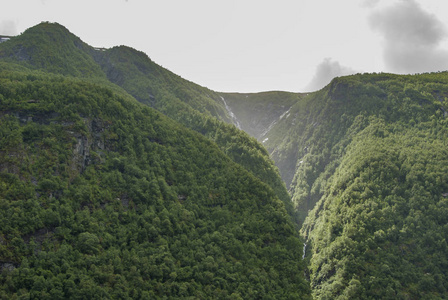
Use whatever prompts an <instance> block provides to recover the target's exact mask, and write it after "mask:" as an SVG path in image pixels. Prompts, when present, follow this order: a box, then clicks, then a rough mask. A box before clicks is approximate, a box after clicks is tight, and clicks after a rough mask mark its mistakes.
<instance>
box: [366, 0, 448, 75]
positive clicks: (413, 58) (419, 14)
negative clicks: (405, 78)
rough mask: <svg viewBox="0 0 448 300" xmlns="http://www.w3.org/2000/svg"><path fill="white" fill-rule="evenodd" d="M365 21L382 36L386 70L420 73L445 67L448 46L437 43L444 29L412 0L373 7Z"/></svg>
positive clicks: (444, 36) (443, 34) (445, 32)
mask: <svg viewBox="0 0 448 300" xmlns="http://www.w3.org/2000/svg"><path fill="white" fill-rule="evenodd" d="M369 23H370V25H371V27H372V28H373V29H374V30H376V31H378V32H379V33H380V34H381V35H382V36H383V38H384V42H385V45H384V60H385V64H386V67H387V69H388V70H390V71H392V72H398V73H420V72H429V71H439V70H446V69H448V50H446V49H440V47H439V45H440V42H441V41H442V40H443V39H445V38H446V37H447V30H446V28H445V27H444V25H443V24H442V22H440V21H439V20H438V19H437V18H436V16H434V15H432V14H430V13H428V12H426V11H424V10H423V9H422V8H421V6H420V5H419V4H418V3H417V2H415V1H414V0H402V1H399V2H398V3H396V4H395V5H392V6H389V7H387V8H384V9H380V10H377V11H375V12H374V13H372V15H371V16H370V19H369Z"/></svg>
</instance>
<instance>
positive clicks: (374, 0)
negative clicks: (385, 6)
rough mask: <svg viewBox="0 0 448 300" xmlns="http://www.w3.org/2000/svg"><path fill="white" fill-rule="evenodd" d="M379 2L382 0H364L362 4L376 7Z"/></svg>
mask: <svg viewBox="0 0 448 300" xmlns="http://www.w3.org/2000/svg"><path fill="white" fill-rule="evenodd" d="M379 2H380V0H364V1H362V2H361V6H363V7H369V8H372V7H375V6H376V5H377V4H378V3H379Z"/></svg>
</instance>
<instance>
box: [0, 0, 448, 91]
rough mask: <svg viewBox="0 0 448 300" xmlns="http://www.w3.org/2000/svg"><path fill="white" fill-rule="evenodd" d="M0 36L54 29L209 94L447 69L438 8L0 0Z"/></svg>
mask: <svg viewBox="0 0 448 300" xmlns="http://www.w3.org/2000/svg"><path fill="white" fill-rule="evenodd" d="M0 7H1V11H2V13H1V14H0V34H4V35H16V34H20V33H21V32H23V31H24V30H25V29H26V28H29V27H31V26H34V25H36V24H38V23H40V22H41V21H50V22H58V23H60V24H62V25H64V26H65V27H67V28H68V29H69V30H70V31H71V32H72V33H74V34H75V35H77V36H78V37H80V38H81V39H82V40H83V41H85V42H86V43H88V44H90V45H92V46H96V47H107V48H108V47H113V46H117V45H126V46H130V47H133V48H135V49H137V50H140V51H143V52H145V53H146V54H148V56H149V57H150V58H151V59H152V60H153V61H155V62H156V63H158V64H159V65H162V66H163V67H165V68H167V69H169V70H171V71H173V72H174V73H176V74H178V75H180V76H182V77H183V78H185V79H188V80H190V81H193V82H196V83H198V84H200V85H202V86H206V87H208V88H210V89H212V90H215V91H223V92H230V91H237V92H259V91H267V90H284V91H293V92H305V91H312V90H316V89H319V88H321V87H323V86H324V85H326V84H327V83H328V82H329V81H330V80H331V79H332V78H333V77H335V76H339V75H346V74H351V73H358V72H393V73H420V72H428V71H439V70H447V69H448V39H447V38H448V1H446V0H337V1H335V0H276V1H274V0H270V1H266V0H76V1H75V0H0Z"/></svg>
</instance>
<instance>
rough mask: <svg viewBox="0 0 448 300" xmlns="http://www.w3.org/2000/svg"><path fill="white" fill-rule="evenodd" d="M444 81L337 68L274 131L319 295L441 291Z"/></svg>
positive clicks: (273, 144) (440, 76)
mask: <svg viewBox="0 0 448 300" xmlns="http://www.w3.org/2000/svg"><path fill="white" fill-rule="evenodd" d="M447 81H448V76H447V73H437V74H422V75H416V76H397V75H391V74H362V75H361V74H359V75H354V76H349V77H344V78H337V79H335V80H333V81H332V83H331V84H330V85H329V86H327V87H326V88H324V89H323V90H321V91H319V92H316V93H313V94H310V95H309V96H307V97H306V98H304V99H303V100H301V101H299V102H298V103H297V104H295V105H294V106H293V107H292V108H291V111H290V116H289V117H287V118H285V119H283V120H281V121H280V122H279V123H278V124H277V125H276V126H275V127H274V128H273V129H272V130H271V131H270V133H269V135H268V136H269V141H268V142H267V143H266V145H267V147H268V150H269V151H272V152H273V157H274V159H276V162H277V165H279V167H280V170H281V171H282V172H283V176H284V177H285V173H286V176H287V177H288V176H289V178H291V190H290V191H291V193H292V197H293V201H294V203H295V205H296V208H297V210H298V212H299V216H300V219H301V220H305V221H304V224H303V227H302V234H303V236H304V238H305V239H306V240H307V249H306V253H307V256H306V260H307V261H308V262H309V277H310V284H311V288H312V290H313V296H314V298H315V299H444V298H446V297H447V295H448V291H447V287H446V285H445V283H446V276H447V273H446V263H447V262H446V259H445V258H446V257H448V256H447V252H446V251H447V250H446V247H445V236H446V234H447V232H446V230H445V229H446V224H447V221H448V220H447V219H446V218H445V215H446V207H445V204H446V197H447V195H448V186H447V183H446V182H447V179H448V178H447V174H448V172H447V171H448V169H447V168H446V164H447V162H446V159H447V153H446V149H447V148H446V144H447V138H448V136H447V130H446V128H447V121H446V113H445V111H446V108H447V107H446V104H447V103H446V101H445V99H446V97H447V95H448V88H447V84H446V83H447ZM288 164H289V165H290V166H291V165H292V166H293V167H289V168H287V165H288ZM283 166H284V167H283ZM292 175H294V177H292Z"/></svg>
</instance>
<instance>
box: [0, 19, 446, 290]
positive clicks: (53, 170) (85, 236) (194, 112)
mask: <svg viewBox="0 0 448 300" xmlns="http://www.w3.org/2000/svg"><path fill="white" fill-rule="evenodd" d="M447 99H448V72H440V73H431V74H417V75H394V74H384V73H380V74H357V75H352V76H346V77H340V78H335V79H334V80H333V81H332V82H331V83H330V84H329V85H328V86H326V87H325V88H323V89H322V90H320V91H317V92H313V93H308V94H300V93H287V92H281V91H273V92H263V93H253V94H240V93H220V92H215V91H211V90H209V89H206V88H204V87H201V86H199V85H197V84H194V83H192V82H189V81H187V80H185V79H182V78H181V77H179V76H177V75H175V74H173V73H172V72H170V71H168V70H166V69H163V68H162V67H160V66H158V65H157V64H156V63H154V62H153V61H151V59H150V58H149V57H148V56H147V55H146V54H144V53H142V52H139V51H137V50H135V49H132V48H129V47H125V46H120V47H114V48H111V49H96V48H93V47H91V46H89V45H87V44H85V43H83V42H82V41H81V40H80V39H79V38H77V37H76V36H74V35H73V34H71V33H70V32H69V31H68V30H67V29H66V28H64V27H62V26H61V25H59V24H51V23H43V24H40V25H37V26H35V27H33V28H30V29H28V30H26V31H25V32H24V33H23V34H22V35H20V36H18V37H14V38H11V39H10V40H9V41H6V42H3V43H1V44H0V107H1V110H0V123H1V126H0V136H1V139H0V143H1V147H0V204H1V208H2V214H1V215H0V228H1V231H0V268H1V272H2V277H1V278H0V295H1V296H2V298H14V297H16V298H19V297H24V298H31V297H32V298H45V297H46V298H76V297H79V298H83V297H84V298H91V297H93V296H96V297H99V298H157V297H158V298H163V297H165V298H188V297H190V298H192V297H194V298H218V299H219V298H223V299H227V298H231V299H253V298H263V299H264V298H268V299H269V298H273V299H284V298H290V299H311V297H312V298H314V299H447V298H448V277H447V276H448V274H447V273H448V262H447V257H448V247H447V242H446V237H447V236H448V225H447V224H448V219H447V216H448V167H447V165H448V164H447V163H448V161H447V160H448V155H447V154H448V153H447V152H448V150H447V149H448V148H447V141H448V136H447V135H448V130H447V125H448V124H447V117H448V100H447ZM240 129H242V130H244V131H246V132H244V131H242V130H240ZM249 134H250V135H251V136H250V135H249ZM271 159H273V160H274V161H275V165H274V163H273V161H272V160H271ZM277 168H278V169H277ZM279 174H281V178H282V179H283V181H282V179H281V178H280V176H279ZM302 241H304V242H305V246H304V247H303V242H302ZM302 255H303V256H302Z"/></svg>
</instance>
